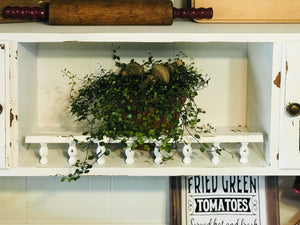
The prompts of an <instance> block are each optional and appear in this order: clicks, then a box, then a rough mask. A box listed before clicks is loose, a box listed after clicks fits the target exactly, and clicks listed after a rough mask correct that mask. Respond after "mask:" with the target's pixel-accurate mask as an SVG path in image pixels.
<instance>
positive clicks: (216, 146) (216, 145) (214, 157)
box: [210, 142, 220, 164]
mask: <svg viewBox="0 0 300 225" xmlns="http://www.w3.org/2000/svg"><path fill="white" fill-rule="evenodd" d="M219 148H220V143H219V142H215V143H214V144H213V146H212V147H211V159H210V160H211V162H212V163H213V164H218V163H219V162H220V158H219V154H218V153H217V152H216V150H217V149H219Z"/></svg>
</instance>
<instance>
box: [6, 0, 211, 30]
mask: <svg viewBox="0 0 300 225" xmlns="http://www.w3.org/2000/svg"><path fill="white" fill-rule="evenodd" d="M3 16H4V17H5V18H16V19H20V18H23V19H34V20H49V23H50V24H54V25H171V24H172V23H173V18H177V17H180V18H190V19H201V18H206V19H209V18H212V16H213V10H212V8H198V9H195V8H189V9H185V8H183V9H177V8H173V4H172V2H171V1H166V0H51V1H50V3H49V6H48V7H46V8H41V7H32V8H30V7H17V6H14V7H11V6H7V7H5V8H4V9H3Z"/></svg>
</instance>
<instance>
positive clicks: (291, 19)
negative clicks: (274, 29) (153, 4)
mask: <svg viewBox="0 0 300 225" xmlns="http://www.w3.org/2000/svg"><path fill="white" fill-rule="evenodd" d="M190 5H191V7H195V8H199V7H204V8H207V7H212V8H213V11H214V15H213V18H212V19H210V20H206V19H201V20H195V21H196V22H199V23H299V22H300V0H286V1H285V0H191V3H190Z"/></svg>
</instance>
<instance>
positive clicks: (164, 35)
mask: <svg viewBox="0 0 300 225" xmlns="http://www.w3.org/2000/svg"><path fill="white" fill-rule="evenodd" d="M299 37H300V24H205V23H204V24H202V23H201V24H200V23H195V22H192V21H175V22H174V23H173V25H171V26H57V25H48V24H45V23H41V22H32V23H7V24H0V40H16V41H23V42H30V41H42V42H44V41H49V42H55V41H103V42H104V41H106V42H116V41H120V42H122V41H124V42H175V41H195V42H199V41H241V42H246V41H276V40H282V39H284V40H294V39H295V40H297V39H299Z"/></svg>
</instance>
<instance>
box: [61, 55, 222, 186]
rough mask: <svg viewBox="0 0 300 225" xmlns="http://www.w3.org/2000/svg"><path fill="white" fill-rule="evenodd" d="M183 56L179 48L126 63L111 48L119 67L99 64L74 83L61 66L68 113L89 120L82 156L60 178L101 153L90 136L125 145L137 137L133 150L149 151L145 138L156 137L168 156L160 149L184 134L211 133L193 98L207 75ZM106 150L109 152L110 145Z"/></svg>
mask: <svg viewBox="0 0 300 225" xmlns="http://www.w3.org/2000/svg"><path fill="white" fill-rule="evenodd" d="M186 58H187V56H186V55H185V54H184V53H182V52H179V53H178V54H177V55H176V56H175V57H173V58H169V59H167V60H165V61H163V60H157V59H154V57H153V56H152V55H151V54H149V57H148V59H147V60H144V61H143V62H142V63H138V62H136V60H134V59H132V60H131V61H130V62H128V63H124V62H121V59H120V57H119V56H118V55H117V54H116V51H114V54H113V59H114V61H115V65H116V67H117V69H116V70H115V71H113V70H109V71H107V70H104V69H102V68H99V70H98V71H97V72H96V73H92V74H88V75H86V76H85V77H84V78H83V79H82V80H81V83H82V84H81V85H80V87H78V88H77V86H78V85H77V83H78V79H79V78H78V77H77V76H76V75H75V74H73V73H71V72H70V71H68V70H67V69H65V70H63V75H65V76H67V77H68V78H69V79H70V85H71V94H70V102H69V103H70V104H69V108H70V112H71V114H73V115H75V116H76V117H77V120H78V121H86V122H87V126H86V131H84V132H83V135H87V140H88V142H87V144H86V145H85V147H86V149H87V155H86V158H85V159H84V160H82V161H77V163H76V164H75V167H76V170H75V172H74V173H72V174H69V175H68V176H64V177H63V178H62V180H68V181H72V180H77V179H78V178H80V176H81V175H82V174H86V173H88V172H89V171H90V169H91V168H92V167H93V165H94V163H95V162H96V160H97V158H98V157H99V155H97V154H96V153H93V152H92V151H90V150H89V149H90V145H91V144H93V140H99V141H100V145H107V143H104V142H103V141H101V140H103V138H104V137H109V138H111V139H113V140H116V139H121V143H123V144H125V146H126V141H127V140H128V139H129V138H132V137H135V139H134V141H133V144H132V146H131V149H132V150H134V149H136V148H138V147H140V146H143V148H144V149H146V150H150V147H149V145H148V144H147V143H148V142H149V141H150V142H151V140H156V141H158V142H160V143H161V145H160V146H159V151H160V153H161V154H162V155H163V156H164V157H163V161H166V160H168V159H170V158H172V155H171V156H170V155H169V154H167V155H168V156H165V155H166V154H163V153H164V152H167V153H170V152H171V150H172V149H174V148H175V149H176V144H177V143H179V142H183V135H184V134H185V133H188V134H190V135H192V134H193V136H194V137H195V138H196V139H200V135H199V133H203V132H210V130H211V129H213V127H211V126H210V125H209V124H208V125H201V126H199V124H200V121H201V119H200V116H201V114H203V113H205V110H203V109H202V108H199V107H198V106H197V105H196V103H195V100H194V99H195V97H196V96H197V94H198V91H199V90H201V89H202V88H205V87H206V86H207V85H208V82H209V78H208V77H207V75H203V74H202V73H201V72H199V71H198V70H197V69H196V68H195V66H194V63H193V61H192V62H191V63H186V62H185V61H184V59H186ZM75 141H76V140H75ZM199 144H200V145H199V146H200V147H199V149H200V151H202V152H204V151H206V150H208V148H209V146H208V145H207V144H204V143H199ZM219 151H220V149H218V150H217V152H219ZM104 154H106V155H108V154H109V150H107V151H106V152H105V153H104Z"/></svg>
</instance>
